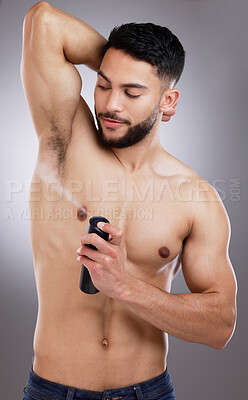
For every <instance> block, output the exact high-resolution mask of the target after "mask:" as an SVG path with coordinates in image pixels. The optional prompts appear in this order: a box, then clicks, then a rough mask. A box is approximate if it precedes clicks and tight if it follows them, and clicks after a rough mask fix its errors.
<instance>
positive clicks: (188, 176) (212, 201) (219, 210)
mask: <svg viewBox="0 0 248 400" xmlns="http://www.w3.org/2000/svg"><path fill="white" fill-rule="evenodd" d="M168 160H169V163H168V165H169V173H170V175H171V177H173V181H174V186H175V188H176V199H177V200H178V202H180V203H181V204H182V205H183V207H184V208H185V209H187V212H188V215H189V216H190V225H191V228H190V232H192V230H193V227H194V230H195V229H196V228H197V227H198V228H199V226H200V225H201V226H204V225H205V226H206V225H210V224H211V225H212V229H213V228H214V226H216V229H218V228H219V229H220V228H221V229H222V233H224V232H225V233H226V237H228V236H229V235H230V229H231V226H230V220H229V217H228V214H227V211H226V209H225V206H224V204H223V202H222V199H221V197H220V195H219V193H218V192H217V190H216V189H215V188H214V187H213V186H212V185H211V184H210V183H209V182H208V181H207V180H206V179H204V178H202V177H201V176H200V175H199V174H198V173H197V172H196V171H194V170H193V169H192V168H191V167H189V166H188V165H186V164H185V163H184V162H182V161H181V160H179V159H177V158H176V157H174V156H172V155H170V154H168Z"/></svg>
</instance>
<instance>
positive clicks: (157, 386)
mask: <svg viewBox="0 0 248 400" xmlns="http://www.w3.org/2000/svg"><path fill="white" fill-rule="evenodd" d="M163 35H164V40H162V39H161V38H162V37H163ZM23 37H24V40H23V56H22V66H21V70H22V80H23V85H24V89H25V94H26V98H27V101H28V105H29V108H30V111H31V115H32V118H33V123H34V126H35V130H36V132H37V136H38V141H39V151H38V158H37V164H36V167H35V171H34V175H33V181H32V186H31V189H32V190H31V192H30V213H31V216H32V215H33V218H31V243H32V250H33V255H34V268H35V277H36V283H37V292H38V299H39V311H38V318H37V324H36V330H35V337H34V360H33V365H32V367H31V370H30V375H29V379H28V382H27V386H26V388H25V390H24V391H25V399H29V400H30V399H32V400H33V399H37V398H38V399H40V398H42V399H43V398H45V399H50V398H51V399H54V398H56V399H57V398H58V399H67V400H68V399H70V400H71V399H92V400H93V399H94V400H98V399H99V400H100V399H104V400H109V399H113V400H116V399H124V400H125V399H137V398H138V399H145V398H149V399H154V400H157V399H175V394H174V389H173V385H172V382H171V380H170V376H169V372H168V370H167V364H166V356H167V352H168V334H170V335H173V336H176V337H177V338H180V339H182V340H185V341H189V342H196V343H202V344H204V345H207V346H211V347H213V348H215V349H222V348H223V347H224V346H226V344H227V343H228V341H229V340H230V338H231V336H232V334H233V332H234V328H235V321H236V290H237V286H236V279H235V275H234V272H233V269H232V265H231V262H230V259H229V256H228V245H229V239H230V223H229V219H228V216H227V213H226V211H225V208H224V206H223V204H222V202H221V200H220V198H219V196H218V194H217V192H216V191H215V189H214V188H213V187H212V186H211V185H210V184H209V183H208V182H206V181H204V180H203V179H201V178H200V177H199V176H198V175H197V174H196V173H195V172H194V171H193V170H192V169H191V168H189V167H188V166H186V165H185V164H184V163H183V162H181V161H179V160H178V159H176V158H175V157H173V156H172V155H171V154H169V153H168V152H166V150H165V149H164V148H163V147H162V146H161V144H160V140H159V127H160V122H161V120H164V121H168V120H169V119H170V117H171V116H172V115H173V114H174V113H175V111H174V108H175V105H176V104H177V101H178V97H179V91H178V90H177V89H176V88H175V83H176V82H177V81H178V79H179V77H180V75H181V72H182V69H183V64H184V50H183V47H182V45H181V44H180V42H179V41H178V39H177V38H176V37H175V36H174V35H172V33H171V32H170V31H168V30H167V29H166V28H161V27H157V26H155V25H152V24H150V25H145V26H143V25H129V24H127V25H125V26H124V27H122V28H120V29H119V30H117V31H116V32H115V33H113V34H112V38H111V41H110V44H109V48H108V49H107V50H106V48H105V53H104V47H105V45H106V43H107V41H106V39H104V38H103V37H102V36H101V35H100V34H99V33H97V32H96V31H95V30H94V29H92V28H91V27H89V26H88V25H87V24H86V23H84V22H82V21H80V20H79V19H77V18H75V17H73V16H71V15H69V14H67V13H65V12H63V11H60V10H58V9H56V8H54V7H52V6H51V5H49V4H48V3H46V2H43V1H42V2H40V3H38V4H36V5H34V6H33V7H32V8H31V9H30V10H29V11H28V13H27V15H26V18H25V23H24V34H23ZM123 38H124V39H123ZM130 38H131V39H130ZM131 40H132V46H131V47H130V45H129V43H130V41H131ZM159 40H160V41H161V42H160V44H159ZM118 46H119V48H118ZM125 46H126V47H125ZM128 46H129V50H128ZM141 46H144V48H143V50H142V57H143V58H142V57H140V58H139V57H138V56H137V54H138V53H137V52H139V51H140V47H141ZM156 46H157V47H156ZM163 46H164V47H163ZM159 47H160V48H159ZM161 48H162V50H161ZM132 51H133V53H132ZM135 52H136V53H135ZM135 54H136V56H135ZM169 56H170V57H169ZM154 60H155V61H154ZM74 64H85V65H87V66H88V67H90V68H92V69H93V70H95V71H97V83H96V87H95V92H94V96H95V97H94V99H95V112H96V116H97V123H98V129H96V126H95V123H94V118H93V116H92V114H91V111H90V109H89V107H88V106H87V104H86V102H85V101H84V99H83V98H82V97H81V96H80V92H81V85H82V81H81V77H80V75H79V73H78V71H77V69H76V67H75V66H74ZM155 65H156V66H155ZM37 210H38V212H39V213H38V214H37ZM138 211H139V212H138ZM35 212H36V213H35ZM142 212H143V214H142ZM37 215H39V216H40V217H37ZM93 215H102V216H104V217H106V218H108V219H109V221H110V224H105V226H104V227H102V228H101V229H102V230H103V231H105V232H108V233H109V234H110V238H109V241H108V242H106V241H104V240H103V239H101V238H99V237H98V236H97V235H94V234H86V232H87V226H88V221H89V218H90V217H92V216H93ZM89 243H91V244H93V245H94V246H95V247H96V248H97V249H98V251H96V250H92V249H90V248H88V247H87V246H85V245H86V244H89ZM78 247H79V248H78ZM82 264H84V265H85V266H86V268H87V269H88V271H89V273H90V275H91V279H92V281H93V283H94V285H95V287H96V288H97V289H98V290H99V293H97V294H94V295H89V294H86V293H84V292H82V291H80V289H79V280H80V273H81V265H82ZM181 267H182V271H183V274H184V278H185V281H186V283H187V286H188V288H189V290H190V292H191V293H182V294H171V293H170V289H171V283H172V280H173V278H174V277H175V275H176V274H177V272H178V271H179V269H180V268H181Z"/></svg>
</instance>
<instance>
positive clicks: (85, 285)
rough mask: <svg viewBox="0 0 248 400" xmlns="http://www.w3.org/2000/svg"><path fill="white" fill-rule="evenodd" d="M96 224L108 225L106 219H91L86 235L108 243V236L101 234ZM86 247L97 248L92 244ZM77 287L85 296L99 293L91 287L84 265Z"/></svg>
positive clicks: (89, 277)
mask: <svg viewBox="0 0 248 400" xmlns="http://www.w3.org/2000/svg"><path fill="white" fill-rule="evenodd" d="M98 222H107V223H109V221H108V220H107V218H104V217H101V216H97V217H92V218H90V220H89V225H88V230H87V233H96V234H97V235H98V236H100V237H101V238H103V239H104V240H106V241H108V238H109V234H108V233H107V232H103V231H102V230H101V229H100V228H98V227H97V224H98ZM86 246H88V247H90V248H91V249H94V250H97V248H96V247H95V246H93V245H92V244H86ZM79 287H80V289H81V290H82V292H84V293H87V294H95V293H98V292H99V290H98V289H97V288H96V287H95V286H94V285H93V282H92V280H91V276H90V273H89V271H88V269H87V268H86V267H85V266H84V265H82V270H81V278H80V284H79Z"/></svg>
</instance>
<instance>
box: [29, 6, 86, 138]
mask: <svg viewBox="0 0 248 400" xmlns="http://www.w3.org/2000/svg"><path fill="white" fill-rule="evenodd" d="M45 11H46V10H45ZM45 11H44V9H42V10H38V11H37V10H36V11H34V12H32V13H31V12H30V13H28V14H27V16H26V18H25V22H24V30H23V54H22V63H21V75H22V81H23V86H24V90H25V95H26V98H27V102H28V105H29V108H30V112H31V115H32V118H33V122H34V126H35V129H36V132H37V134H38V136H39V135H41V134H43V133H44V132H46V131H47V130H49V128H50V126H51V123H53V124H55V125H57V124H59V125H60V127H63V128H64V129H65V131H70V127H71V124H72V121H73V118H74V116H75V113H76V110H77V107H78V104H79V98H80V91H81V87H82V81H81V77H80V75H79V73H78V71H77V69H76V67H75V66H74V65H73V64H71V63H69V62H68V61H67V60H66V59H65V57H64V53H63V48H62V44H61V40H60V35H59V32H58V29H59V27H56V23H54V24H53V22H54V21H53V16H52V15H51V14H50V13H47V14H46V12H45Z"/></svg>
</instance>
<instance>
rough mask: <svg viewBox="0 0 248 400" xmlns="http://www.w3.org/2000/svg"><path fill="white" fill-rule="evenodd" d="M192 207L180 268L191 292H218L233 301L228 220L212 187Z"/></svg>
mask: <svg viewBox="0 0 248 400" xmlns="http://www.w3.org/2000/svg"><path fill="white" fill-rule="evenodd" d="M206 186H207V188H208V191H209V193H208V195H207V196H206V198H205V200H204V201H200V200H198V201H197V202H196V203H195V205H194V207H195V212H194V215H195V216H194V221H193V226H192V230H191V233H190V235H189V236H188V238H187V239H186V241H185V243H184V247H183V251H182V271H183V274H184V278H185V281H186V283H187V286H188V288H189V289H190V291H191V292H195V293H208V292H218V293H221V294H223V296H227V298H228V299H231V298H232V300H233V298H234V297H235V294H236V279H235V275H234V271H233V268H232V264H231V261H230V259H229V254H228V247H229V241H230V233H231V230H230V222H229V218H228V215H227V212H226V210H225V208H224V205H223V204H222V202H221V199H220V197H219V195H218V194H217V192H216V191H215V189H213V188H212V187H211V185H209V184H206Z"/></svg>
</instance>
